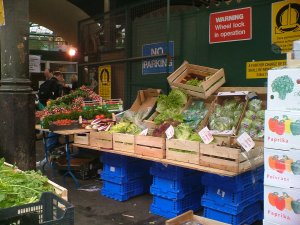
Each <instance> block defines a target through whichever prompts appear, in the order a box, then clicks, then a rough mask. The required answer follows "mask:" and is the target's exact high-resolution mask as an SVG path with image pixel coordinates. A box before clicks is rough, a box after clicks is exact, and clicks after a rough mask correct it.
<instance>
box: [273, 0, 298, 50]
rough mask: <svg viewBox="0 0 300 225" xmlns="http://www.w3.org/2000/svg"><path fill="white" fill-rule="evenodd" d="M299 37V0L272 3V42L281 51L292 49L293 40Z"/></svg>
mask: <svg viewBox="0 0 300 225" xmlns="http://www.w3.org/2000/svg"><path fill="white" fill-rule="evenodd" d="M298 39H300V2H299V0H288V1H281V2H276V3H273V4H272V44H273V45H275V46H277V47H278V48H280V49H281V52H282V53H284V52H289V51H291V50H292V48H293V47H292V45H293V41H295V40H298Z"/></svg>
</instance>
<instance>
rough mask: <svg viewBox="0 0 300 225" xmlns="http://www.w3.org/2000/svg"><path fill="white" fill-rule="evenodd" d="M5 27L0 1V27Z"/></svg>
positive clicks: (1, 1) (2, 7)
mask: <svg viewBox="0 0 300 225" xmlns="http://www.w3.org/2000/svg"><path fill="white" fill-rule="evenodd" d="M4 25H5V13H4V6H3V0H0V26H4Z"/></svg>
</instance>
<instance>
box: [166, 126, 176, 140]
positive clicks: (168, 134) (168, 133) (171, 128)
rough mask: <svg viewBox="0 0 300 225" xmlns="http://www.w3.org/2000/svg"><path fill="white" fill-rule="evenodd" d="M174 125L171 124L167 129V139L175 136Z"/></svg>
mask: <svg viewBox="0 0 300 225" xmlns="http://www.w3.org/2000/svg"><path fill="white" fill-rule="evenodd" d="M174 132H175V131H174V127H173V126H172V125H171V126H169V128H168V129H167V130H166V132H165V133H166V135H167V139H171V138H172V137H173V136H174Z"/></svg>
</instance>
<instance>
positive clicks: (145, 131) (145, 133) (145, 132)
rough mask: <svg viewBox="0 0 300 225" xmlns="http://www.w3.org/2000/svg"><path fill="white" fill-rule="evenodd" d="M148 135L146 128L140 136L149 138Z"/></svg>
mask: <svg viewBox="0 0 300 225" xmlns="http://www.w3.org/2000/svg"><path fill="white" fill-rule="evenodd" d="M147 134H148V128H146V129H145V130H143V131H142V132H141V133H140V135H143V136H147Z"/></svg>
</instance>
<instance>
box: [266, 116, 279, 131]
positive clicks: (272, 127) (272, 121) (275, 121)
mask: <svg viewBox="0 0 300 225" xmlns="http://www.w3.org/2000/svg"><path fill="white" fill-rule="evenodd" d="M278 118H279V117H278V116H275V117H274V118H270V119H269V121H268V124H269V129H270V131H272V132H275V131H276V128H277V125H278V122H279V121H278Z"/></svg>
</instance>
